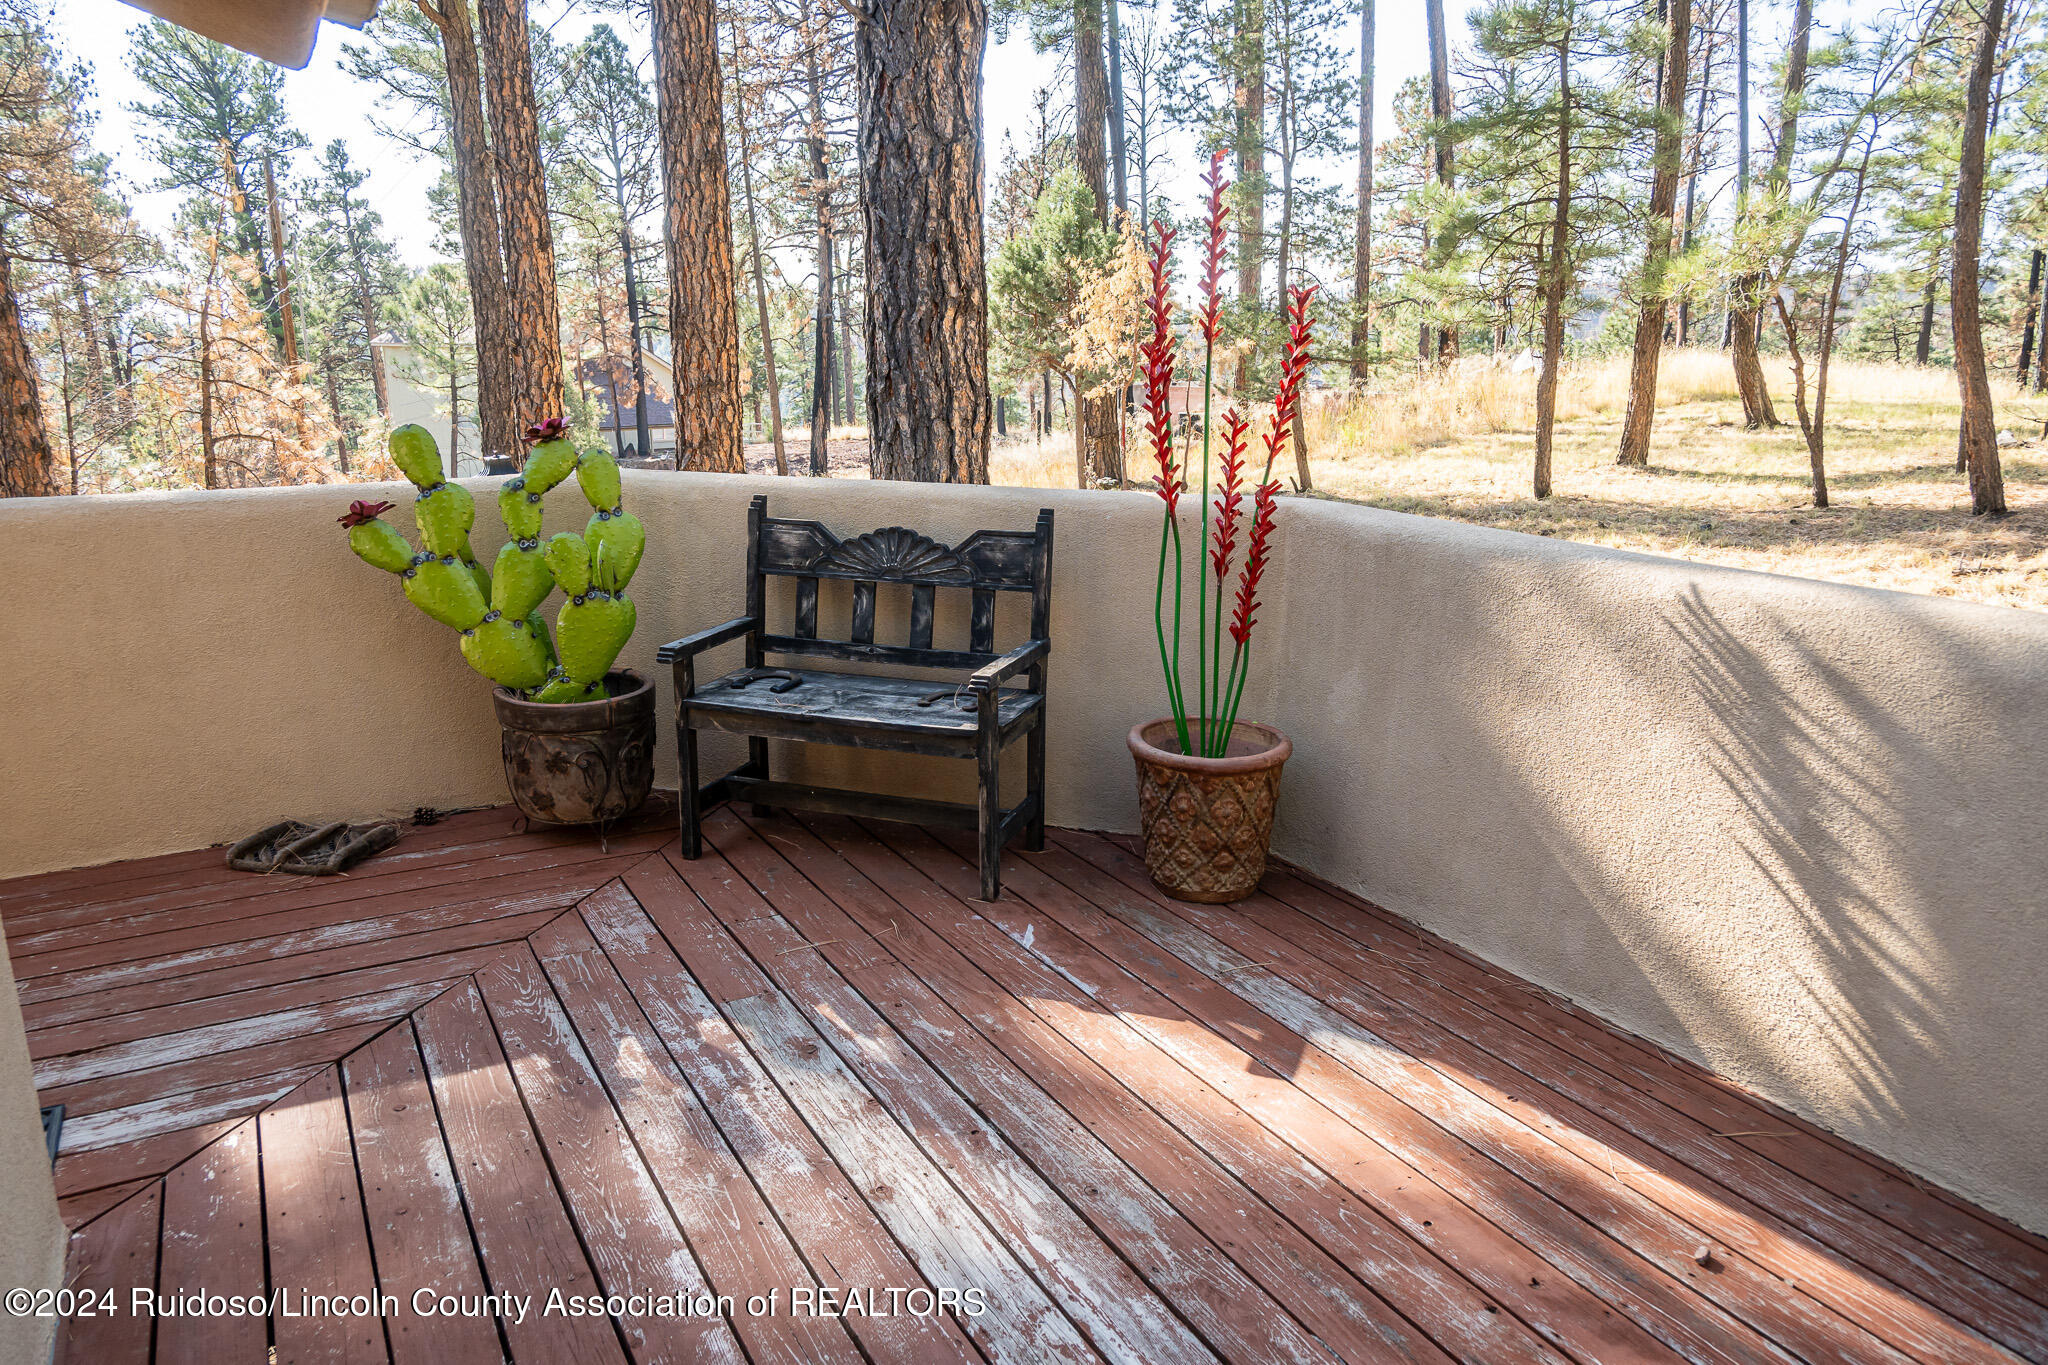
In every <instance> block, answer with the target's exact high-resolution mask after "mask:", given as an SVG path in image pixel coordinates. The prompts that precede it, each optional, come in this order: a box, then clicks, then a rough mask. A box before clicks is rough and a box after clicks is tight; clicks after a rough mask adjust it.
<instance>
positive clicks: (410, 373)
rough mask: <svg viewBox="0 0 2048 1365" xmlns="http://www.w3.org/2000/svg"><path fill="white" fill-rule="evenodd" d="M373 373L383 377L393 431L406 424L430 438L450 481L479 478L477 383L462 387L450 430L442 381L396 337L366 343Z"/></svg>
mask: <svg viewBox="0 0 2048 1365" xmlns="http://www.w3.org/2000/svg"><path fill="white" fill-rule="evenodd" d="M370 349H371V351H372V353H373V354H374V355H375V357H376V362H377V366H378V368H380V369H381V370H383V372H384V398H385V413H384V415H385V417H386V418H388V419H389V420H390V423H391V425H392V426H394V427H402V426H404V425H405V424H406V423H408V422H411V423H414V424H415V425H418V426H423V427H425V428H426V429H427V430H428V431H431V432H433V433H434V440H435V441H436V442H438V443H439V444H440V447H441V458H442V460H444V461H452V463H451V464H450V465H449V468H448V474H449V477H451V478H457V479H466V478H469V477H471V476H473V475H477V474H483V473H486V472H487V471H486V470H485V469H484V460H483V442H482V441H481V440H480V439H479V438H478V436H477V425H476V408H475V403H476V377H475V376H474V375H468V376H465V377H464V378H463V381H462V412H461V414H460V416H461V418H462V422H461V426H460V428H459V429H455V428H451V425H450V423H449V412H448V406H449V404H448V388H447V383H446V380H445V378H444V376H441V375H438V374H435V373H434V372H433V370H432V368H431V367H430V366H428V365H427V364H426V362H425V361H423V360H422V359H421V358H420V354H419V352H418V351H416V350H414V349H413V348H412V347H411V346H410V345H408V344H407V343H406V342H405V341H404V340H403V339H402V338H400V337H399V336H398V335H397V334H396V333H395V332H385V333H384V334H383V335H381V336H379V337H378V338H377V339H376V340H375V341H373V342H371V343H370Z"/></svg>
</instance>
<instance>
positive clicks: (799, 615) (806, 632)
mask: <svg viewBox="0 0 2048 1365" xmlns="http://www.w3.org/2000/svg"><path fill="white" fill-rule="evenodd" d="M796 633H797V634H798V635H799V636H801V637H802V638H804V639H806V640H815V639H817V638H818V580H817V579H815V578H799V579H798V580H797V581H796Z"/></svg>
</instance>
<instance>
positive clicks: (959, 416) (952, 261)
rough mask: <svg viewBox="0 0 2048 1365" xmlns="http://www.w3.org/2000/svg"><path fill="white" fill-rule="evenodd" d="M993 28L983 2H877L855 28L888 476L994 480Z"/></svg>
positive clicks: (873, 453) (871, 345)
mask: <svg viewBox="0 0 2048 1365" xmlns="http://www.w3.org/2000/svg"><path fill="white" fill-rule="evenodd" d="M987 28H988V16H987V12H986V10H985V9H984V7H983V5H982V4H981V0H868V3H867V5H866V6H865V19H864V21H863V22H861V23H859V24H857V25H855V27H854V53H855V59H856V62H857V64H858V74H859V79H858V81H857V84H858V87H859V90H860V112H861V117H860V173H861V212H862V216H863V221H864V224H865V227H866V235H865V255H866V259H867V312H866V319H867V323H866V331H867V360H868V422H869V447H868V449H869V462H870V463H869V468H870V470H871V472H872V473H873V474H874V475H875V476H876V477H878V478H885V479H922V480H927V481H934V482H951V483H987V482H988V445H989V424H990V416H989V389H988V286H987V276H986V271H985V268H984V264H983V250H982V214H981V181H982V156H981V133H982V129H981V98H982V85H981V60H982V52H983V49H984V47H985V46H986V43H987ZM903 71H915V72H917V73H918V78H917V79H915V80H903V79H899V78H897V77H896V76H894V75H893V74H891V73H896V72H903Z"/></svg>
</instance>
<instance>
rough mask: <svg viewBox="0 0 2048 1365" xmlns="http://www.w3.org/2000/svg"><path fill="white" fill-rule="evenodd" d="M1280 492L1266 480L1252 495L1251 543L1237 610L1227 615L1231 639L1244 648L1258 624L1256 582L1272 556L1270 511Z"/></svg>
mask: <svg viewBox="0 0 2048 1365" xmlns="http://www.w3.org/2000/svg"><path fill="white" fill-rule="evenodd" d="M1279 492H1280V485H1279V483H1278V482H1277V481H1268V482H1266V483H1262V484H1260V485H1259V487H1258V491H1257V492H1255V493H1254V494H1253V495H1252V534H1251V543H1250V545H1249V546H1248V547H1247V548H1246V550H1245V556H1244V571H1243V572H1242V573H1240V574H1239V575H1238V580H1237V609H1236V610H1235V611H1233V612H1232V613H1231V615H1230V638H1231V639H1233V640H1235V641H1237V643H1238V647H1239V648H1243V647H1244V646H1245V645H1246V644H1248V643H1249V642H1250V640H1251V638H1252V627H1253V626H1255V625H1257V624H1258V621H1259V617H1258V611H1259V580H1260V579H1261V578H1263V577H1265V573H1266V560H1267V559H1268V558H1269V557H1270V556H1271V554H1272V538H1273V511H1274V506H1275V499H1276V498H1277V497H1278V495H1279Z"/></svg>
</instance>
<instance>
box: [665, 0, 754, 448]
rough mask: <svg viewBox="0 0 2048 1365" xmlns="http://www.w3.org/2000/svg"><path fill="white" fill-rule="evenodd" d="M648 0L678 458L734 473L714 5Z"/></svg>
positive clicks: (733, 337) (729, 266) (727, 220)
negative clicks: (650, 5) (664, 206)
mask: <svg viewBox="0 0 2048 1365" xmlns="http://www.w3.org/2000/svg"><path fill="white" fill-rule="evenodd" d="M652 3H653V16H654V88H655V100H656V103H657V106H658V107H659V110H660V123H661V180H662V188H663V190H664V196H663V197H664V198H665V200H666V201H667V212H666V214H665V215H664V217H663V220H662V221H663V226H664V229H665V235H666V237H667V239H668V311H669V353H670V355H671V356H672V357H674V364H673V367H672V370H673V375H674V383H673V388H674V394H673V397H674V406H675V414H676V466H677V468H679V469H696V470H713V471H718V472H722V473H732V474H737V473H742V472H744V471H745V469H746V462H745V461H744V460H742V459H741V458H740V420H741V413H740V322H739V305H738V296H737V292H736V290H735V287H734V279H735V271H734V269H733V263H732V197H731V190H730V187H729V186H728V184H727V181H726V159H725V108H724V98H723V92H722V91H721V88H720V80H719V71H718V10H717V6H716V5H714V4H712V3H711V0H652Z"/></svg>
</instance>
